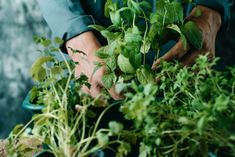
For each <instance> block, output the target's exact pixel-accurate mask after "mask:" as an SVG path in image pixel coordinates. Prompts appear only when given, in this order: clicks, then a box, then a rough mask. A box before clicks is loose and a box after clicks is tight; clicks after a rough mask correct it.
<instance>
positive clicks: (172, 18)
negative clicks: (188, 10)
mask: <svg viewBox="0 0 235 157" xmlns="http://www.w3.org/2000/svg"><path fill="white" fill-rule="evenodd" d="M166 10H167V15H166V16H167V22H168V23H183V21H184V10H183V7H182V5H181V4H180V3H179V2H176V1H173V2H172V3H170V4H168V5H166Z"/></svg>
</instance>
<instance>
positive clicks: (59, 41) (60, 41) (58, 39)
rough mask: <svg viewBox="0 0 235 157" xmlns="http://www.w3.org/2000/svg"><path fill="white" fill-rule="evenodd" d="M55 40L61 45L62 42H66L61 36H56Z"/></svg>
mask: <svg viewBox="0 0 235 157" xmlns="http://www.w3.org/2000/svg"><path fill="white" fill-rule="evenodd" d="M54 42H55V43H56V44H58V45H61V44H63V43H64V40H62V39H61V38H59V37H55V38H54Z"/></svg>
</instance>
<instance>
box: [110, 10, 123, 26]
mask: <svg viewBox="0 0 235 157" xmlns="http://www.w3.org/2000/svg"><path fill="white" fill-rule="evenodd" d="M110 19H111V21H112V23H113V25H115V26H120V25H121V15H120V12H119V11H115V12H110Z"/></svg>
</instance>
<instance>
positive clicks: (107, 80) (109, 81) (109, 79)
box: [102, 73, 116, 89]
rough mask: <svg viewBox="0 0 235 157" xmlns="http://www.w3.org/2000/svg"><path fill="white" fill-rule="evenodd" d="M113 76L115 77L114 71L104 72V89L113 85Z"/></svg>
mask: <svg viewBox="0 0 235 157" xmlns="http://www.w3.org/2000/svg"><path fill="white" fill-rule="evenodd" d="M115 78H116V75H115V73H108V74H104V75H103V77H102V83H103V86H104V87H105V88H106V89H110V88H111V87H112V86H113V83H114V79H115Z"/></svg>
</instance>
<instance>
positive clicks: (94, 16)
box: [38, 0, 233, 99]
mask: <svg viewBox="0 0 235 157" xmlns="http://www.w3.org/2000/svg"><path fill="white" fill-rule="evenodd" d="M117 1H118V0H117ZM148 1H149V2H150V3H152V4H154V3H156V1H157V0H148ZM194 2H195V3H196V4H197V5H198V7H199V9H200V10H201V12H202V15H201V16H199V17H196V16H193V15H194V14H195V12H196V9H195V8H193V7H192V6H191V5H188V6H187V13H186V15H185V16H186V18H187V19H189V20H192V21H194V22H195V23H196V25H197V26H198V27H199V28H200V30H201V31H202V33H203V47H202V48H201V49H200V50H195V51H193V49H192V48H191V47H190V46H187V48H186V49H184V46H183V43H182V41H178V42H177V43H176V44H175V45H174V46H173V47H172V48H171V49H170V50H169V51H168V52H167V53H165V54H164V55H163V56H161V57H160V58H159V59H158V60H157V61H155V62H154V64H153V66H152V69H153V70H155V69H156V68H157V66H158V64H159V63H160V61H161V60H166V61H170V60H173V59H177V60H179V61H180V62H182V63H183V64H185V65H191V64H193V62H194V61H195V59H196V57H197V56H198V55H199V54H205V53H207V52H210V53H209V57H210V58H213V57H214V56H215V40H216V36H217V33H218V31H219V30H221V29H223V30H225V29H226V28H227V26H228V23H229V20H230V7H231V6H232V3H233V0H195V1H194ZM38 3H39V5H40V8H41V10H42V12H43V15H44V18H45V20H46V21H47V23H48V25H49V27H50V28H51V30H52V31H53V34H54V36H58V37H61V38H62V39H63V40H64V41H65V43H64V48H63V49H64V50H65V51H67V52H68V54H69V56H70V57H71V58H72V60H74V61H75V62H80V64H79V65H77V67H76V70H75V72H76V75H78V76H79V75H80V74H81V73H83V74H85V75H86V76H87V77H88V78H89V83H90V84H91V87H90V89H88V88H87V87H84V89H83V90H84V91H86V92H87V93H89V94H90V95H91V96H97V95H98V94H99V93H100V90H101V89H102V88H103V85H102V81H101V79H102V76H103V75H104V74H105V67H102V68H100V69H99V70H98V71H96V73H95V74H94V75H93V70H94V68H95V65H94V62H97V61H98V62H102V60H101V59H100V58H98V57H96V55H95V53H94V52H95V51H96V50H98V49H99V48H100V47H101V45H102V44H104V41H102V40H98V39H99V35H97V34H96V33H95V32H94V31H93V30H92V28H90V27H88V26H89V25H90V24H94V22H96V23H99V24H101V25H104V26H108V25H109V24H110V20H109V19H107V18H106V17H105V16H104V13H103V12H104V11H103V10H104V4H105V0H96V1H95V0H38ZM70 48H73V49H76V50H81V51H83V52H85V53H86V57H87V59H86V60H83V59H81V57H84V56H81V54H73V53H72V52H71V49H70ZM109 93H110V95H111V96H112V97H113V98H114V99H120V98H121V97H120V95H118V94H117V93H116V92H115V88H114V87H112V88H111V89H110V90H109Z"/></svg>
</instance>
